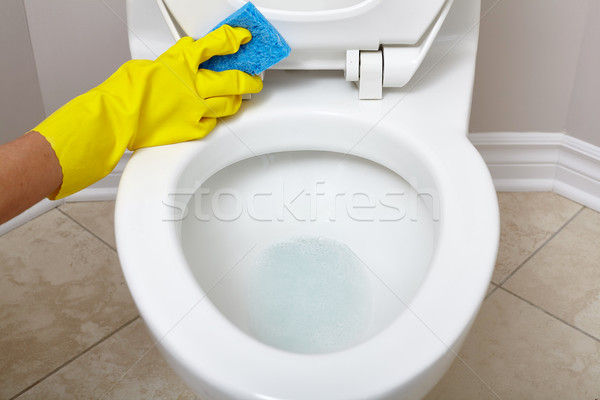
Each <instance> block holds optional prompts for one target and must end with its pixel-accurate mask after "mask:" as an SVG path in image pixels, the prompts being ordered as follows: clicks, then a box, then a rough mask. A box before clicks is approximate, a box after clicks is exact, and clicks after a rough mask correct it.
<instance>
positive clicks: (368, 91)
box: [115, 0, 499, 400]
mask: <svg viewBox="0 0 600 400" xmlns="http://www.w3.org/2000/svg"><path fill="white" fill-rule="evenodd" d="M253 3H254V4H255V5H256V6H257V7H258V8H259V10H260V11H261V12H262V13H263V14H264V15H265V16H266V17H267V18H268V19H269V20H270V21H271V22H272V23H273V25H275V27H276V28H277V29H278V30H279V31H280V32H281V33H282V35H283V36H284V37H285V38H286V40H287V41H288V43H289V44H290V46H291V48H292V54H291V55H290V57H289V58H288V59H286V60H284V61H282V62H281V63H279V64H277V65H276V66H274V67H272V68H271V69H269V70H268V71H266V73H265V76H264V89H263V91H262V92H261V93H259V94H256V95H252V98H251V99H249V100H245V101H244V103H243V105H242V108H241V109H240V112H239V113H238V114H237V115H235V116H233V117H229V118H226V119H223V120H221V121H220V123H219V124H218V125H217V127H216V128H215V129H214V130H213V131H212V132H211V133H210V134H209V135H208V136H206V137H205V138H204V139H202V140H198V141H191V142H186V143H179V144H175V145H168V146H161V147H154V148H145V149H141V150H138V151H136V152H135V153H134V154H133V155H132V157H131V159H130V161H129V162H128V164H127V167H126V168H125V171H124V173H123V175H122V178H121V182H120V185H119V190H118V195H117V203H116V211H115V230H116V237H117V246H118V252H119V257H120V261H121V264H122V268H123V272H124V275H125V278H126V281H127V284H128V286H129V289H130V291H131V294H132V296H133V299H134V301H135V303H136V305H137V307H138V309H139V311H140V315H141V317H142V318H143V320H144V321H145V323H146V325H147V327H148V330H149V332H150V333H151V335H152V336H153V337H154V339H155V341H156V346H157V347H158V348H159V349H160V350H161V352H162V354H163V355H164V357H165V358H166V359H167V361H168V362H169V364H170V365H171V367H172V368H173V369H174V371H175V372H176V373H177V374H178V375H179V376H180V377H181V378H182V379H183V380H184V381H185V382H186V383H187V384H188V386H189V387H190V389H191V390H193V391H194V392H195V393H196V394H197V395H198V396H199V398H201V399H231V400H233V399H235V400H240V399H243V400H246V399H248V400H250V399H264V400H267V399H268V400H292V399H294V400H296V399H302V400H306V399H311V400H314V399H326V400H342V399H343V400H354V399H356V400H358V399H369V400H371V399H421V398H423V397H424V396H426V394H427V393H428V392H429V391H430V390H431V389H432V388H433V387H434V386H435V384H436V383H437V382H438V381H439V380H440V379H441V377H442V376H443V375H444V373H445V372H446V371H447V369H448V368H449V366H450V364H451V363H452V361H453V360H454V359H455V358H456V356H457V354H458V351H459V349H460V346H461V344H462V343H463V341H464V339H465V337H466V335H467V333H468V331H469V328H470V326H471V325H472V323H473V321H474V319H475V317H476V315H477V312H478V310H479V307H480V305H481V302H482V300H483V298H484V296H485V294H486V292H487V289H488V285H489V282H490V279H491V274H492V270H493V267H494V263H495V259H496V253H497V248H498V240H499V213H498V204H497V198H496V193H495V190H494V187H493V184H492V180H491V178H490V175H489V172H488V170H487V167H486V165H485V163H484V162H483V160H482V159H481V157H480V156H479V154H478V153H477V151H476V150H475V148H474V147H473V146H472V145H471V144H470V142H469V141H468V138H467V131H468V121H469V113H470V105H471V93H472V87H473V78H474V68H475V55H476V50H477V38H478V21H479V10H480V4H479V0H454V1H452V0H329V1H325V0H319V1H317V0H304V1H297V0H285V1H284V0H277V1H275V0H256V1H254V2H253ZM243 4H244V2H243V1H242V0H212V1H196V0H128V1H127V13H128V14H127V18H128V25H129V28H130V46H131V52H132V56H133V58H150V59H152V58H156V57H157V56H158V55H159V54H161V53H162V52H163V51H164V50H166V49H167V48H168V47H169V46H171V45H172V44H173V43H174V42H175V40H176V39H177V37H179V36H181V35H184V34H187V35H190V36H192V37H195V38H197V37H201V36H203V35H204V34H205V33H206V32H207V31H208V30H210V28H212V26H213V25H215V24H216V23H217V22H219V21H220V20H221V19H223V18H224V17H226V16H227V15H229V14H230V13H231V12H233V11H234V10H235V9H237V8H239V7H240V6H242V5H243Z"/></svg>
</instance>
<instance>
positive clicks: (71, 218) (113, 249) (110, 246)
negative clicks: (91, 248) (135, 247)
mask: <svg viewBox="0 0 600 400" xmlns="http://www.w3.org/2000/svg"><path fill="white" fill-rule="evenodd" d="M56 210H58V212H60V213H61V214H63V215H64V216H65V217H67V218H69V219H70V220H71V221H73V222H75V223H76V224H77V225H79V227H81V228H83V229H84V230H85V231H86V232H88V233H90V234H91V235H92V236H94V237H95V238H96V239H98V240H99V241H101V242H102V243H104V244H105V245H106V246H108V248H109V249H111V250H112V251H114V252H115V253H116V252H117V249H115V248H114V247H113V246H112V245H110V244H109V243H107V242H106V241H105V240H104V239H102V238H101V237H100V236H98V235H97V234H96V233H94V232H92V231H91V230H90V229H89V228H87V227H86V226H85V225H83V224H82V223H81V222H79V221H77V220H76V219H75V218H73V217H72V216H70V215H69V214H68V213H67V212H65V211H63V210H61V209H60V207H56Z"/></svg>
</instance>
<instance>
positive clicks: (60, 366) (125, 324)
mask: <svg viewBox="0 0 600 400" xmlns="http://www.w3.org/2000/svg"><path fill="white" fill-rule="evenodd" d="M139 318H140V316H139V315H136V316H135V317H134V318H133V319H131V320H129V321H127V322H125V323H124V324H123V325H121V326H120V327H118V328H117V329H115V330H114V331H112V332H111V333H109V334H108V335H106V336H105V337H103V338H101V339H100V340H98V341H97V342H96V343H93V344H92V345H91V346H90V347H88V348H86V349H85V350H83V351H82V352H81V353H79V354H77V355H76V356H73V357H72V358H70V359H69V360H67V361H65V362H64V363H62V364H61V365H59V366H58V367H56V368H54V369H53V370H52V371H50V372H48V373H47V374H46V375H44V376H43V377H41V378H40V379H38V380H37V381H35V382H34V383H32V384H31V385H29V386H27V387H26V388H25V389H23V390H21V391H20V392H19V393H17V394H15V395H14V396H12V397H10V398H9V400H16V399H17V398H18V397H19V396H21V395H22V394H24V393H26V392H27V391H29V390H31V389H33V388H34V387H35V386H37V385H39V384H40V383H42V382H43V381H45V380H46V379H48V378H49V377H51V376H52V375H54V374H55V373H57V372H58V371H60V370H61V369H63V368H64V367H66V366H67V365H69V364H71V363H72V362H73V361H75V360H77V359H78V358H80V357H81V356H83V355H84V354H87V353H88V352H90V351H91V350H92V349H94V348H96V347H97V346H99V345H100V344H102V343H104V342H105V341H106V340H108V339H110V338H111V337H112V336H114V335H116V334H117V333H119V332H121V331H122V330H123V329H125V328H127V327H128V326H129V325H131V324H132V323H134V322H135V321H136V320H137V319H139Z"/></svg>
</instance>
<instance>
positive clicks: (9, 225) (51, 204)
mask: <svg viewBox="0 0 600 400" xmlns="http://www.w3.org/2000/svg"><path fill="white" fill-rule="evenodd" d="M62 203H64V200H57V201H52V200H48V199H44V200H42V201H40V202H39V203H37V204H35V205H34V206H33V207H30V208H29V209H27V210H25V211H24V212H22V213H21V214H19V215H17V216H16V217H14V218H13V219H10V220H8V221H6V222H5V223H3V224H0V236H2V235H4V234H5V233H7V232H10V231H12V230H13V229H15V228H18V227H19V226H21V225H23V224H24V223H26V222H29V221H31V220H32V219H34V218H35V217H39V216H40V215H42V214H44V213H45V212H47V211H50V210H52V209H53V208H56V207H58V206H60V205H61V204H62Z"/></svg>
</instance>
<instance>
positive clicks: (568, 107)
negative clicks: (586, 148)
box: [470, 0, 600, 146]
mask: <svg viewBox="0 0 600 400" xmlns="http://www.w3.org/2000/svg"><path fill="white" fill-rule="evenodd" d="M598 3H599V2H598V0H500V1H498V0H482V20H481V26H480V41H479V53H478V57H477V69H476V76H475V89H474V93H473V108H472V113H471V128H470V129H471V131H472V132H494V131H496V132H498V131H500V132H567V133H568V134H569V135H572V136H575V137H578V138H580V139H582V140H585V141H588V142H589V143H592V144H595V145H597V146H600V130H599V127H600V113H599V112H598V111H597V110H598V109H599V108H600V102H599V97H598V90H597V89H596V90H595V91H594V89H593V87H596V88H597V87H598V71H599V70H600V64H599V61H598V58H599V57H600V42H599V39H598V34H599V32H600V31H599V29H600V14H599V13H598ZM594 63H595V64H594ZM594 85H595V86H594Z"/></svg>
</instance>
